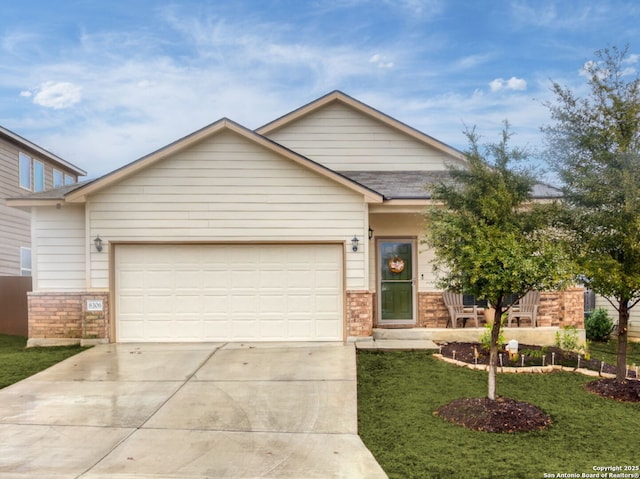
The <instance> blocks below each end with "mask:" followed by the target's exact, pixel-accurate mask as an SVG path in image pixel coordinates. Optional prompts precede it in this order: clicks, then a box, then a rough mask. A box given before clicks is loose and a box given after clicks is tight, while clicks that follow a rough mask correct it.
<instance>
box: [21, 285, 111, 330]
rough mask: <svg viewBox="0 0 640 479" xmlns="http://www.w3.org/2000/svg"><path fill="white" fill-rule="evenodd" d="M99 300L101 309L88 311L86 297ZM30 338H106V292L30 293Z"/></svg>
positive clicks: (107, 315) (107, 303)
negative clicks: (102, 308) (101, 305)
mask: <svg viewBox="0 0 640 479" xmlns="http://www.w3.org/2000/svg"><path fill="white" fill-rule="evenodd" d="M91 299H98V300H102V302H103V305H104V310H103V311H87V310H86V306H87V300H91ZM28 303H29V338H30V339H31V338H34V339H36V338H38V339H40V338H41V339H63V338H65V339H68V338H72V339H108V338H109V327H108V326H109V324H108V323H109V319H108V318H109V301H108V294H107V293H89V292H60V293H50V292H46V293H45V292H31V293H29V294H28Z"/></svg>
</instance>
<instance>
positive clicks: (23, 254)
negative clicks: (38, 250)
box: [20, 246, 31, 276]
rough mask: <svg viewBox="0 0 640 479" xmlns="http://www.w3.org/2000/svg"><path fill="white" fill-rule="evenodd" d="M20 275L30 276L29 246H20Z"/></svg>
mask: <svg viewBox="0 0 640 479" xmlns="http://www.w3.org/2000/svg"><path fill="white" fill-rule="evenodd" d="M20 276H31V248H25V247H22V246H21V247H20Z"/></svg>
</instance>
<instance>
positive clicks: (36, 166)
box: [33, 160, 44, 192]
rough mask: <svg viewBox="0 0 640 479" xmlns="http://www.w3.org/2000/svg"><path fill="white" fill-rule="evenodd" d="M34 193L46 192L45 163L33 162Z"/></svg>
mask: <svg viewBox="0 0 640 479" xmlns="http://www.w3.org/2000/svg"><path fill="white" fill-rule="evenodd" d="M33 191H36V192H37V191H44V163H42V162H41V161H38V160H33Z"/></svg>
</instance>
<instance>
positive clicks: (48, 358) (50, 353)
mask: <svg viewBox="0 0 640 479" xmlns="http://www.w3.org/2000/svg"><path fill="white" fill-rule="evenodd" d="M26 344H27V340H26V338H23V337H20V336H7V335H3V334H0V389H1V388H4V387H7V386H9V385H11V384H13V383H16V382H18V381H20V380H22V379H24V378H27V377H29V376H32V375H33V374H35V373H37V372H40V371H42V370H43V369H47V368H48V367H50V366H53V365H54V364H56V363H58V362H60V361H62V360H63V359H66V358H68V357H70V356H73V355H74V354H77V353H79V352H81V351H84V350H85V349H87V348H83V347H80V346H60V347H51V348H49V347H47V348H29V349H26V348H25V346H26Z"/></svg>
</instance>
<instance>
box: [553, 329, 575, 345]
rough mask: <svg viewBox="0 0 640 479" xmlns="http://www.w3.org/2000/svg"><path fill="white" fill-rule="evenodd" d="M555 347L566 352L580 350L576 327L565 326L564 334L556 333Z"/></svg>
mask: <svg viewBox="0 0 640 479" xmlns="http://www.w3.org/2000/svg"><path fill="white" fill-rule="evenodd" d="M555 346H556V347H557V348H560V349H564V350H565V351H577V350H578V328H576V327H575V326H564V327H563V328H562V333H561V332H560V331H558V332H557V333H556V341H555Z"/></svg>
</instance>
